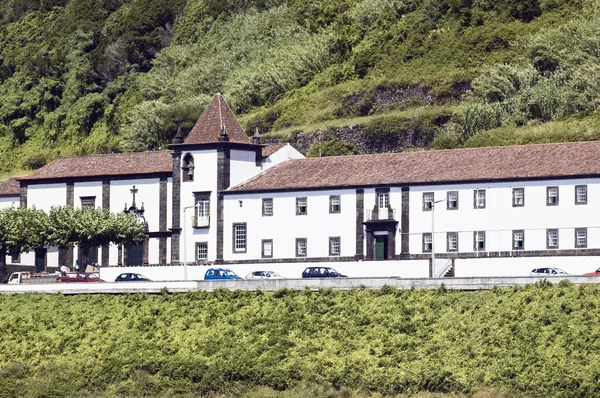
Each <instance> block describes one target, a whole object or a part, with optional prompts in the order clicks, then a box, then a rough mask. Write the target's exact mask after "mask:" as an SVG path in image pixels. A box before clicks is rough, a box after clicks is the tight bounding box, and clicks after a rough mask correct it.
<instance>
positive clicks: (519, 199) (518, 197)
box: [512, 188, 525, 207]
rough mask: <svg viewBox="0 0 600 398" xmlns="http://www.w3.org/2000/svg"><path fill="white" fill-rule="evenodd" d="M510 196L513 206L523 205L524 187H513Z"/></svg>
mask: <svg viewBox="0 0 600 398" xmlns="http://www.w3.org/2000/svg"><path fill="white" fill-rule="evenodd" d="M512 197H513V200H512V204H513V207H523V206H525V188H513V191H512Z"/></svg>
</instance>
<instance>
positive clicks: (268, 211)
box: [262, 198, 273, 217]
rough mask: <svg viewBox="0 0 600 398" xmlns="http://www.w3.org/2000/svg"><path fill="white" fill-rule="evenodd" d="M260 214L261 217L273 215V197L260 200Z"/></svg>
mask: <svg viewBox="0 0 600 398" xmlns="http://www.w3.org/2000/svg"><path fill="white" fill-rule="evenodd" d="M262 215H263V217H270V216H272V215H273V198H264V199H263V200H262Z"/></svg>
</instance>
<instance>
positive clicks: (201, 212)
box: [194, 192, 210, 228]
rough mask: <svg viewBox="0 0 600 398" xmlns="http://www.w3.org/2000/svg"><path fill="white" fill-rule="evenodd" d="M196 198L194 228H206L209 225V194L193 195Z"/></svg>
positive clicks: (199, 193)
mask: <svg viewBox="0 0 600 398" xmlns="http://www.w3.org/2000/svg"><path fill="white" fill-rule="evenodd" d="M194 196H195V197H196V220H195V222H194V227H196V228H200V227H208V226H209V225H210V192H197V193H194Z"/></svg>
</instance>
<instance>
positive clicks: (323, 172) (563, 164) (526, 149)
mask: <svg viewBox="0 0 600 398" xmlns="http://www.w3.org/2000/svg"><path fill="white" fill-rule="evenodd" d="M598 154H600V141H590V142H573V143H561V144H542V145H523V146H506V147H489V148H467V149H450V150H440V151H434V150H429V151H421V152H405V153H385V154H377V155H354V156H336V157H324V158H309V159H297V160H288V161H286V162H284V163H281V164H279V165H277V166H275V167H272V168H270V169H268V170H266V171H265V172H264V173H262V174H260V175H259V176H257V177H255V178H253V179H251V180H249V181H248V182H246V183H242V184H240V185H237V186H235V187H232V188H230V189H229V190H228V191H232V192H237V191H263V190H264V191H270V190H295V189H312V188H317V189H318V188H334V187H347V186H352V187H360V186H377V185H411V184H439V183H453V182H469V181H473V182H475V181H493V180H517V179H538V178H555V177H578V176H591V175H594V176H600V162H598Z"/></svg>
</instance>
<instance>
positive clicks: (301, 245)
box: [296, 238, 307, 257]
mask: <svg viewBox="0 0 600 398" xmlns="http://www.w3.org/2000/svg"><path fill="white" fill-rule="evenodd" d="M306 248H307V245H306V238H297V239H296V257H306Z"/></svg>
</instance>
